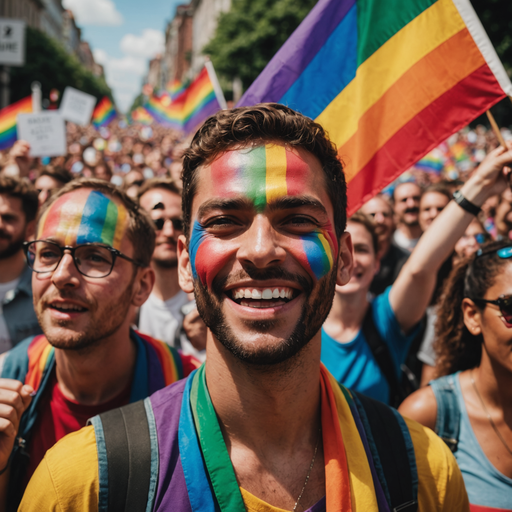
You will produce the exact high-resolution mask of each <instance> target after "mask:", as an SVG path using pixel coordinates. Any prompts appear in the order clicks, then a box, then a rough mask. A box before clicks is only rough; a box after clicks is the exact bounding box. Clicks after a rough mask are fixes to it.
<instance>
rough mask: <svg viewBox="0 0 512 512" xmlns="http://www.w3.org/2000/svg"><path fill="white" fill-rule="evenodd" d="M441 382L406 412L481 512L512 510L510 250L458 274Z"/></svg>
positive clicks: (463, 266) (445, 325) (440, 358)
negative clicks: (447, 453)
mask: <svg viewBox="0 0 512 512" xmlns="http://www.w3.org/2000/svg"><path fill="white" fill-rule="evenodd" d="M437 334H438V338H437V341H436V347H435V348H436V352H437V365H436V370H437V376H438V377H440V378H438V379H437V380H434V381H432V382H431V383H430V386H428V387H426V388H422V389H420V390H419V391H417V392H416V393H413V394H412V395H411V396H409V397H408V398H407V399H406V400H405V401H404V402H403V404H402V405H401V406H400V409H399V410H400V412H401V413H402V414H403V415H404V416H407V417H409V418H412V419H414V420H416V421H418V422H420V423H422V424H423V425H425V426H427V427H430V428H432V429H433V430H435V432H436V433H437V434H438V435H440V436H441V437H442V438H443V439H444V440H445V442H446V444H448V446H450V448H451V449H452V451H453V452H454V455H455V457H456V459H457V462H458V463H459V467H460V469H461V472H462V475H463V477H464V481H465V484H466V489H467V491H468V496H469V500H470V503H471V505H472V507H471V510H472V511H474V512H476V511H478V512H483V511H491V510H492V511H495V510H500V511H501V510H512V243H511V242H510V241H504V242H491V243H489V244H486V245H484V246H483V247H482V248H481V249H479V250H478V251H477V252H476V253H475V254H474V255H473V256H471V257H470V258H469V259H466V260H463V261H461V262H460V263H459V264H458V265H457V266H456V267H455V268H454V269H453V271H452V273H451V275H450V278H449V280H448V283H447V285H446V288H445V293H444V296H443V297H442V300H441V303H440V305H439V317H438V323H437Z"/></svg>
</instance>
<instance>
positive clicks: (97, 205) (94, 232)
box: [38, 189, 128, 249]
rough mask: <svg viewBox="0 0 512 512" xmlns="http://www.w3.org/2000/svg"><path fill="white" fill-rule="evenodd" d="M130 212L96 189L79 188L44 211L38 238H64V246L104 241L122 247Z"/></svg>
mask: <svg viewBox="0 0 512 512" xmlns="http://www.w3.org/2000/svg"><path fill="white" fill-rule="evenodd" d="M127 221H128V212H127V211H126V208H125V207H124V206H122V205H118V204H117V203H115V202H114V201H113V200H112V199H110V198H109V197H107V196H105V195H104V194H102V193H101V192H98V191H97V190H89V189H79V190H77V191H75V192H74V193H73V197H72V198H70V196H69V195H64V196H62V197H60V198H59V199H57V201H55V203H54V204H53V205H52V206H51V207H50V208H49V209H48V210H46V212H45V213H44V214H43V217H42V218H41V220H40V222H39V230H38V238H39V239H46V238H50V237H52V238H56V239H63V240H64V245H72V244H77V245H78V244H85V243H101V244H105V245H109V246H111V247H114V248H115V249H119V248H120V247H121V242H122V239H123V236H124V234H125V232H126V227H127Z"/></svg>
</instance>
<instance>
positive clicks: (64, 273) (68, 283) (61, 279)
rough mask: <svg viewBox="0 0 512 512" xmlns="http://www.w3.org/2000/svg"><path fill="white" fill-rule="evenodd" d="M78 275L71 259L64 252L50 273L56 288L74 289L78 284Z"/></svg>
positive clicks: (68, 254) (69, 255)
mask: <svg viewBox="0 0 512 512" xmlns="http://www.w3.org/2000/svg"><path fill="white" fill-rule="evenodd" d="M79 274H80V273H79V272H78V269H77V268H76V266H75V262H74V261H73V257H72V256H71V254H70V253H68V252H66V253H64V254H63V255H62V258H61V260H60V261H59V264H58V265H57V268H56V269H55V270H54V271H53V273H52V282H53V284H54V285H55V286H56V287H57V288H70V287H76V286H78V285H79V283H80V279H79Z"/></svg>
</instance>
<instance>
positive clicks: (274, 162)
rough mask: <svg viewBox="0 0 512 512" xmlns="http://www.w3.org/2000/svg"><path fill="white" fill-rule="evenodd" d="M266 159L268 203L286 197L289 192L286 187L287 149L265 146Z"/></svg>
mask: <svg viewBox="0 0 512 512" xmlns="http://www.w3.org/2000/svg"><path fill="white" fill-rule="evenodd" d="M265 157H266V167H267V175H266V184H265V185H266V192H267V194H266V196H267V203H269V202H270V201H272V200H274V199H277V198H278V197H284V196H286V195H287V193H288V190H287V186H286V149H285V148H284V146H278V145H275V144H269V145H266V146H265Z"/></svg>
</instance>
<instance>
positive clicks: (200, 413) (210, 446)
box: [190, 365, 245, 512]
mask: <svg viewBox="0 0 512 512" xmlns="http://www.w3.org/2000/svg"><path fill="white" fill-rule="evenodd" d="M190 403H191V406H192V414H193V416H194V423H195V425H196V430H197V432H198V435H199V442H200V444H201V451H202V452H203V457H204V461H205V464H206V468H207V470H208V475H209V477H210V481H211V483H212V487H213V491H214V492H215V496H216V498H217V502H218V504H219V506H220V509H221V511H222V512H238V511H241V510H245V505H244V500H243V498H242V495H241V493H240V488H239V486H238V482H237V480H236V476H235V470H234V469H233V464H232V463H231V459H230V458H229V454H228V450H227V448H226V444H225V443H224V438H223V436H222V432H221V430H220V426H219V421H218V420H217V415H216V413H215V409H214V407H213V404H212V401H211V398H210V394H209V393H208V388H207V386H206V378H205V372H204V365H203V366H201V367H200V368H199V370H198V371H197V373H196V375H195V376H194V380H193V382H192V389H191V390H190Z"/></svg>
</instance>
